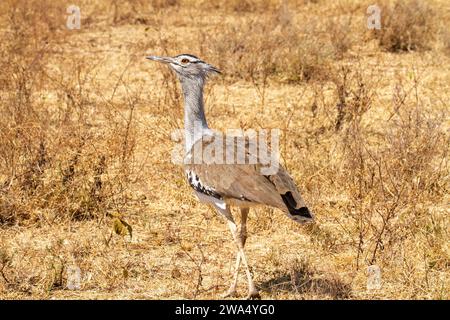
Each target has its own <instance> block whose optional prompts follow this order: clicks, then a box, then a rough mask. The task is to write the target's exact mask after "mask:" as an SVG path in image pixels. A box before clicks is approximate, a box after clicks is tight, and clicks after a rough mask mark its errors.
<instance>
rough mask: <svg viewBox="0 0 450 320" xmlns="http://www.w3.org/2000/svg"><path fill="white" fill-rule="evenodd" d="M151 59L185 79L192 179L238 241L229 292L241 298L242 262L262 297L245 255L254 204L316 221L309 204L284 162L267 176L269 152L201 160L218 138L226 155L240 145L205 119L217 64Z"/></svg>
mask: <svg viewBox="0 0 450 320" xmlns="http://www.w3.org/2000/svg"><path fill="white" fill-rule="evenodd" d="M147 59H150V60H153V61H158V62H161V63H164V64H167V65H168V66H169V67H170V68H171V69H172V70H173V71H174V72H175V73H176V75H177V76H178V79H179V80H180V83H181V87H182V90H183V96H184V129H185V161H184V166H185V172H186V177H187V180H188V183H189V184H190V186H191V187H192V188H193V189H194V192H195V193H196V195H197V196H198V198H199V200H200V201H202V202H206V203H209V204H211V205H212V206H213V207H214V208H215V209H216V210H217V211H218V212H219V213H220V214H221V215H223V216H224V217H225V218H226V220H227V222H228V226H229V228H230V230H231V234H232V236H233V239H234V241H235V242H236V246H237V256H236V264H235V269H234V279H233V281H232V283H231V286H230V289H229V290H228V292H227V294H226V295H225V296H236V285H237V280H238V275H239V267H240V265H241V261H242V263H243V264H244V267H245V272H246V275H247V279H248V296H247V298H248V299H256V298H260V295H259V293H258V290H257V289H256V286H255V284H254V282H253V279H252V274H251V272H250V269H249V266H248V263H247V259H246V257H245V254H244V245H245V241H246V238H247V230H246V223H247V217H248V213H249V207H250V206H253V205H259V204H262V205H268V206H272V207H275V208H278V209H281V210H282V211H284V212H285V213H286V214H287V215H288V216H289V217H290V218H291V219H293V220H294V221H296V222H298V223H305V222H309V221H312V220H313V218H314V217H313V214H312V213H311V212H310V210H309V209H308V208H307V207H306V205H305V203H304V201H303V199H302V197H301V196H300V193H299V192H298V190H297V187H296V186H295V183H294V181H293V179H292V178H291V177H290V176H289V174H288V173H287V172H286V171H285V170H284V168H282V167H281V165H278V166H277V171H276V172H272V173H270V174H267V173H266V174H263V170H262V167H261V165H259V162H258V161H260V160H261V163H268V162H267V161H266V160H267V159H261V157H264V156H262V155H260V152H257V153H256V154H257V155H256V157H257V160H258V161H257V162H256V164H255V163H251V164H246V163H229V161H227V162H226V163H224V162H221V163H218V162H217V161H215V162H214V161H207V159H203V160H205V161H198V160H199V157H198V152H197V154H196V151H198V150H204V149H205V148H207V147H208V145H210V144H211V143H214V142H215V141H216V142H217V141H219V145H221V146H223V148H224V149H225V151H224V152H223V153H224V154H225V155H226V156H228V155H229V153H230V152H231V153H233V152H234V150H235V147H236V146H235V145H236V140H235V139H223V136H222V134H219V133H218V132H215V131H213V130H211V129H210V128H209V127H208V124H207V122H206V117H205V111H204V104H203V87H204V85H205V82H206V79H207V77H208V76H209V75H211V74H215V73H220V71H219V70H218V69H217V68H215V67H213V66H212V65H210V64H208V63H206V62H204V61H202V60H201V59H199V58H197V57H196V56H193V55H190V54H180V55H178V56H175V57H158V56H148V57H147ZM219 139H220V140H219ZM242 145H243V148H244V153H245V154H246V156H248V157H250V156H252V155H251V150H254V148H251V146H250V142H249V140H245V141H244V143H243V144H241V146H242ZM258 147H259V146H258ZM231 156H234V154H231V155H230V157H231ZM200 158H201V157H200ZM193 160H197V161H193ZM200 160H202V158H201V159H200ZM263 160H264V161H263ZM230 206H237V207H239V208H240V213H241V219H240V221H241V223H240V228H238V226H237V225H236V222H235V219H234V218H233V214H232V212H231V210H230Z"/></svg>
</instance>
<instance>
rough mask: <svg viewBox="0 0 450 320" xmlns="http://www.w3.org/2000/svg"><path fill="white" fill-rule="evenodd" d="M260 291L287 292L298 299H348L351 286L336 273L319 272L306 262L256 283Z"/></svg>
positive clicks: (271, 292)
mask: <svg viewBox="0 0 450 320" xmlns="http://www.w3.org/2000/svg"><path fill="white" fill-rule="evenodd" d="M257 287H258V288H259V289H260V290H261V291H265V292H267V293H268V294H277V293H278V294H279V293H282V292H289V293H292V294H294V295H296V296H297V298H298V299H311V298H313V297H314V298H317V299H349V298H351V287H350V285H349V284H347V283H345V282H343V281H342V280H341V279H339V277H338V276H337V275H334V274H330V275H328V276H327V275H326V274H325V275H324V274H319V273H317V272H314V271H313V270H311V268H310V267H309V266H308V265H306V264H299V265H295V266H294V267H293V268H291V269H288V270H284V271H281V272H279V273H277V274H275V276H274V277H273V278H272V279H270V280H268V281H264V282H262V283H259V284H257Z"/></svg>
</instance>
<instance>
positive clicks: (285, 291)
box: [0, 0, 450, 299]
mask: <svg viewBox="0 0 450 320" xmlns="http://www.w3.org/2000/svg"><path fill="white" fill-rule="evenodd" d="M369 4H371V3H368V2H367V1H354V0H345V1H344V0H342V1H337V2H333V3H332V2H325V1H275V0H267V1H263V2H259V1H253V0H246V1H231V2H228V1H221V0H217V1H212V2H209V1H208V2H207V1H204V2H203V3H197V2H194V1H189V0H176V1H160V0H155V1H150V2H148V1H120V2H119V1H113V0H111V1H93V2H91V1H82V2H81V3H80V8H81V10H82V11H81V14H82V25H81V29H80V30H68V29H67V28H66V27H65V19H66V16H67V14H66V3H63V2H61V1H56V2H54V1H23V0H8V1H4V2H2V3H1V4H0V9H1V11H0V12H2V13H1V14H0V25H1V28H0V40H1V41H0V67H1V70H2V73H1V74H0V114H1V117H0V145H1V148H0V298H2V299H3V298H5V299H9V298H21V299H25V298H26V299H28V298H31V299H36V298H63V299H64V298H80V299H91V298H125V299H131V298H149V299H161V298H169V299H173V298H188V299H194V298H196V299H208V298H213V299H216V298H219V297H220V295H221V294H222V293H223V292H224V291H225V290H226V289H227V287H228V285H229V281H230V280H231V270H232V267H233V264H234V263H233V262H234V261H233V257H234V246H233V244H232V242H231V241H230V240H231V237H230V236H229V235H228V234H227V233H226V226H225V224H224V223H223V221H222V220H221V218H220V217H219V216H217V214H216V213H214V212H213V211H212V210H211V209H210V208H208V207H205V206H204V205H201V204H199V203H198V202H197V200H196V199H195V198H194V197H193V196H192V194H191V191H190V189H189V187H188V186H187V185H186V183H185V181H184V177H183V174H182V169H181V168H180V167H179V166H177V165H174V164H172V163H171V161H170V155H171V152H172V148H173V147H174V145H175V142H174V141H172V140H171V133H172V131H173V130H175V129H178V128H180V127H181V126H182V107H181V104H182V97H181V95H180V90H179V87H178V84H177V79H176V78H175V77H174V76H173V75H172V74H171V73H170V72H169V71H168V70H167V69H166V68H164V67H161V66H158V65H156V64H151V63H149V62H146V61H145V59H143V57H144V56H145V54H146V53H153V54H172V55H174V54H178V53H182V52H189V53H192V54H197V55H199V56H200V57H202V58H204V59H205V60H206V61H208V62H210V63H212V64H214V65H216V66H218V67H219V68H220V69H221V70H222V71H223V73H224V75H223V76H222V77H220V78H215V79H212V80H211V81H210V83H209V84H208V86H207V89H206V90H207V92H206V100H207V101H206V105H207V110H206V111H207V116H208V117H209V121H210V123H211V125H212V126H213V127H214V128H217V129H226V128H243V129H248V128H254V129H259V128H280V129H281V131H282V141H281V143H280V144H281V147H282V150H281V151H282V153H281V158H282V161H283V165H285V167H286V168H287V169H288V170H289V171H290V172H291V173H292V175H293V177H294V179H295V180H296V181H297V183H298V186H299V189H300V190H301V192H302V194H303V196H304V198H305V199H306V201H307V202H308V204H309V205H310V206H311V208H313V210H314V212H315V214H316V216H317V222H316V223H315V224H313V225H308V226H299V225H296V224H295V223H293V222H291V221H290V220H288V219H287V218H286V217H284V216H283V215H282V214H281V213H280V212H278V211H276V210H273V209H271V208H262V207H261V208H257V209H256V210H254V211H251V214H250V222H249V232H250V237H249V239H248V240H247V248H248V249H247V252H248V258H249V260H250V263H251V265H252V269H253V272H254V276H255V280H256V284H257V286H258V287H259V288H260V289H261V291H262V295H263V298H267V299H361V298H364V299H366V298H371V299H372V298H374V299H378V298H388V299H405V298H413V299H448V298H449V296H448V292H450V281H449V274H450V272H449V268H450V248H449V234H448V232H449V208H448V203H449V200H450V199H449V196H448V195H449V164H448V155H449V144H448V141H449V120H448V119H449V111H448V110H450V109H449V101H450V96H449V92H450V91H449V90H448V84H449V82H450V73H449V71H448V70H450V68H449V64H450V57H449V55H448V48H449V41H448V31H447V30H448V29H449V24H448V21H449V12H450V7H449V5H448V4H447V2H446V1H441V0H434V1H430V2H425V1H419V0H414V1H413V0H412V1H407V2H399V1H393V2H387V1H384V2H383V6H382V9H383V11H382V19H383V20H382V26H383V28H382V30H380V31H377V33H374V32H372V31H367V30H366V29H365V25H366V20H365V19H366V9H367V6H368V5H369ZM383 12H384V13H383ZM368 34H369V35H370V36H367V35H368ZM370 265H378V266H379V267H380V269H381V272H382V287H381V288H380V289H376V290H369V289H368V288H367V285H366V284H367V267H368V266H370ZM73 270H79V271H80V276H81V278H80V281H79V285H80V286H79V288H75V290H71V289H70V288H68V286H67V285H68V283H70V281H71V280H72V279H71V274H72V273H73ZM69 287H70V286H69ZM239 289H240V290H241V291H242V292H244V290H245V281H244V279H243V278H242V279H241V283H240V287H239Z"/></svg>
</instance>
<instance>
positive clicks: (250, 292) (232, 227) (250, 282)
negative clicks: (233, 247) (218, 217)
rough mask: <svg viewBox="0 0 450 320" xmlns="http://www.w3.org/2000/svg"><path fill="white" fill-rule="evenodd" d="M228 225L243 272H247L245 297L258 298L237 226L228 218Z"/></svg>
mask: <svg viewBox="0 0 450 320" xmlns="http://www.w3.org/2000/svg"><path fill="white" fill-rule="evenodd" d="M228 226H229V228H230V231H231V234H232V235H233V238H234V240H235V242H236V244H237V247H238V250H239V252H238V254H240V256H241V259H242V263H243V264H244V266H245V272H246V274H247V279H248V296H247V299H259V298H261V297H260V295H259V293H258V290H256V286H255V283H254V282H253V279H252V274H251V272H250V269H249V267H248V263H247V258H246V257H245V253H244V246H243V244H242V242H241V237H239V236H238V234H237V226H236V223H235V222H234V221H233V220H228Z"/></svg>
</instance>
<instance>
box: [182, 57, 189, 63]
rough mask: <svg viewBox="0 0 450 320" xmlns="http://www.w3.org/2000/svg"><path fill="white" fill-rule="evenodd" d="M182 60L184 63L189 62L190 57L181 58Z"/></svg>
mask: <svg viewBox="0 0 450 320" xmlns="http://www.w3.org/2000/svg"><path fill="white" fill-rule="evenodd" d="M181 62H182V63H188V62H189V59H186V58H184V59H182V60H181Z"/></svg>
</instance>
